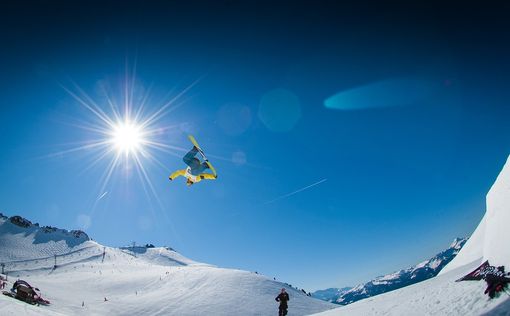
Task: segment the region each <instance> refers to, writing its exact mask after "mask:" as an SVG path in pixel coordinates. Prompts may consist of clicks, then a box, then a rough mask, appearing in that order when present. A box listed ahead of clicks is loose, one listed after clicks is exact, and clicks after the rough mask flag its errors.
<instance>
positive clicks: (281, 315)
mask: <svg viewBox="0 0 510 316" xmlns="http://www.w3.org/2000/svg"><path fill="white" fill-rule="evenodd" d="M289 300H290V298H289V294H288V293H287V292H285V289H284V288H283V289H282V290H281V292H280V294H278V296H277V297H276V298H275V301H277V302H280V307H279V308H278V316H285V315H287V308H288V307H289V306H288V304H287V302H288V301H289Z"/></svg>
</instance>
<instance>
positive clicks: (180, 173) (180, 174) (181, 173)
mask: <svg viewBox="0 0 510 316" xmlns="http://www.w3.org/2000/svg"><path fill="white" fill-rule="evenodd" d="M184 174H186V169H181V170H177V171H176V172H174V173H172V174H171V175H170V176H169V177H168V179H170V181H172V180H173V179H175V178H177V177H178V176H184Z"/></svg>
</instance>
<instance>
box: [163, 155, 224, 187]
mask: <svg viewBox="0 0 510 316" xmlns="http://www.w3.org/2000/svg"><path fill="white" fill-rule="evenodd" d="M198 152H199V149H198V148H197V147H196V146H193V148H192V149H191V150H190V151H189V152H188V153H187V154H186V155H185V156H184V157H183V158H182V160H183V161H184V163H185V164H186V165H188V167H187V168H186V169H182V170H177V171H175V172H174V173H172V174H171V175H170V177H169V179H170V181H172V180H174V179H175V178H177V177H178V176H183V177H186V179H187V180H186V185H188V186H190V185H192V184H194V183H196V182H199V181H201V180H204V179H209V180H214V179H216V178H217V175H216V174H210V173H204V171H205V170H206V169H210V164H209V160H207V159H206V160H205V161H204V162H200V159H198V158H196V157H195V156H196V155H197V153H198Z"/></svg>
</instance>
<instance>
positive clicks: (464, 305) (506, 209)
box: [317, 157, 510, 316]
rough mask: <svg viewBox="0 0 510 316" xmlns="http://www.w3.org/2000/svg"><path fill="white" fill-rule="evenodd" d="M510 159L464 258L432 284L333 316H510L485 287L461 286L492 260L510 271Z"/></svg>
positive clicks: (505, 301)
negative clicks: (480, 265)
mask: <svg viewBox="0 0 510 316" xmlns="http://www.w3.org/2000/svg"><path fill="white" fill-rule="evenodd" d="M508 223H510V157H509V159H508V160H507V162H506V164H505V166H504V167H503V170H502V171H501V173H500V174H499V176H498V178H497V179H496V182H495V183H494V185H493V186H492V188H491V189H490V191H489V193H488V194H487V212H486V214H485V216H484V217H483V219H482V220H481V222H480V224H479V225H478V227H477V228H476V230H475V232H474V233H473V235H472V237H471V238H470V239H469V240H468V242H467V243H466V244H465V246H464V247H463V248H462V250H461V251H460V252H459V254H458V255H457V256H456V257H455V259H453V260H452V261H451V262H450V263H449V264H448V265H447V266H446V267H445V268H444V269H443V270H442V271H441V273H440V274H439V275H438V276H436V277H434V278H432V279H429V280H427V281H424V282H421V283H417V284H414V285H411V286H408V287H405V288H401V289H398V290H396V291H392V292H388V293H385V294H382V295H378V296H376V297H373V298H368V299H365V300H362V301H359V302H356V303H353V304H350V305H347V306H343V307H340V308H338V309H334V310H331V311H327V312H323V313H319V314H317V315H323V316H338V315H510V297H509V296H508V295H507V294H505V293H502V294H501V295H500V296H499V297H497V298H495V299H493V300H489V299H488V296H487V295H485V294H484V293H483V292H484V290H485V282H483V281H466V282H455V280H456V279H458V278H460V277H461V276H464V275H466V274H467V273H469V272H471V271H472V270H473V269H475V268H476V267H478V265H479V264H480V263H481V261H482V260H486V259H488V260H489V261H490V262H491V264H493V265H505V267H507V268H509V267H510V247H508V245H507V243H508V240H509V239H510V229H508Z"/></svg>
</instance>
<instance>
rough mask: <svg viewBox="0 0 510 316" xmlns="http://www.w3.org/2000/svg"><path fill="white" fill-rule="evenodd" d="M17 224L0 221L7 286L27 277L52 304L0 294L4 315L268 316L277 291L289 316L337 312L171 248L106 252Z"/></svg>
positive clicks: (61, 232)
mask: <svg viewBox="0 0 510 316" xmlns="http://www.w3.org/2000/svg"><path fill="white" fill-rule="evenodd" d="M14 226H16V227H14ZM14 226H13V224H12V223H11V222H10V221H9V220H7V219H6V218H4V217H2V218H1V219H0V242H1V244H0V245H1V247H0V248H1V250H0V263H5V269H6V270H7V271H8V276H9V284H8V286H9V287H10V286H11V285H12V282H13V281H15V280H16V279H17V278H21V279H23V280H26V281H28V282H29V283H30V284H32V285H33V286H37V287H38V288H39V289H40V290H41V293H42V296H43V297H44V298H46V299H48V300H49V301H51V305H50V306H31V305H28V304H26V303H23V302H20V301H17V300H15V299H12V298H9V297H7V296H4V295H0V314H1V315H183V316H186V315H272V314H276V313H277V310H278V306H277V303H276V302H275V301H274V298H275V297H276V295H277V294H278V293H279V291H280V289H281V288H282V287H286V288H287V290H288V292H289V294H290V297H291V302H290V308H289V315H290V316H291V315H307V314H311V313H315V312H319V311H324V310H328V309H331V308H333V307H334V305H333V304H330V303H327V302H323V301H320V300H317V299H314V298H311V297H308V296H306V295H304V294H303V293H302V292H301V291H298V290H295V289H293V288H290V287H288V286H287V285H285V284H283V283H280V282H276V281H274V280H272V279H269V278H267V277H265V276H262V275H259V274H256V273H252V272H247V271H241V270H233V269H222V268H218V267H214V266H211V265H207V264H202V263H198V262H195V261H193V260H190V259H188V258H186V257H184V256H182V255H181V254H179V253H177V252H175V251H174V250H172V249H171V248H162V247H161V248H146V247H128V248H111V247H104V246H102V245H100V244H98V243H96V242H94V241H91V240H89V238H88V237H86V238H85V237H84V236H82V235H80V236H78V237H76V236H75V235H74V234H72V233H70V232H67V231H65V230H58V229H57V230H52V231H51V232H46V233H44V235H43V236H44V242H41V239H40V238H39V237H38V234H42V232H41V230H40V229H41V228H38V227H37V226H35V225H29V226H27V227H20V226H17V225H14ZM66 232H67V233H66ZM73 238H74V239H73ZM53 253H56V254H58V256H57V268H56V269H55V268H54V259H55V257H54V256H53V255H52V254H53ZM103 253H104V258H103ZM105 298H106V299H107V301H105ZM82 304H83V306H82Z"/></svg>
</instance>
